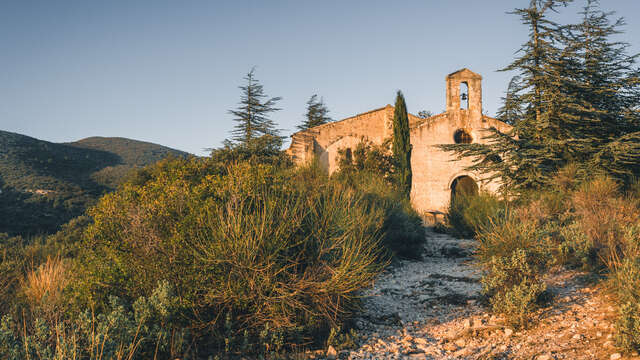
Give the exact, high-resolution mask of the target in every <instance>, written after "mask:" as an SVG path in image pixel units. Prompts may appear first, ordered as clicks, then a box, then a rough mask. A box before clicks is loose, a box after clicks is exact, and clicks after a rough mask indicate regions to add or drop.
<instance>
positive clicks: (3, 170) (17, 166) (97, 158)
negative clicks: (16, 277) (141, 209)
mask: <svg viewBox="0 0 640 360" xmlns="http://www.w3.org/2000/svg"><path fill="white" fill-rule="evenodd" d="M168 155H173V156H188V155H189V154H188V153H185V152H182V151H178V150H174V149H171V148H168V147H165V146H161V145H156V144H152V143H148V142H143V141H136V140H131V139H125V138H104V137H91V138H87V139H83V140H79V141H76V142H73V143H62V144H58V143H52V142H48V141H43V140H38V139H35V138H32V137H29V136H25V135H20V134H16V133H11V132H6V131H0V191H1V192H0V233H2V232H7V233H10V234H12V235H16V234H22V235H29V234H37V233H51V232H54V231H56V230H57V229H58V227H59V226H60V225H62V224H63V223H65V222H67V221H68V220H70V219H71V218H73V217H75V216H78V215H80V214H81V213H82V212H84V210H85V209H86V208H87V206H89V205H90V204H92V203H93V202H95V200H96V199H97V198H98V197H100V196H101V195H102V194H104V193H106V192H108V191H111V190H113V189H114V188H115V187H117V185H118V184H120V183H121V182H122V181H123V179H124V178H125V177H126V176H127V175H128V173H129V172H130V171H131V170H133V169H134V168H136V167H142V166H145V165H149V164H152V163H155V162H157V161H158V160H160V159H162V158H164V157H166V156H168Z"/></svg>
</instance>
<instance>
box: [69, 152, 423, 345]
mask: <svg viewBox="0 0 640 360" xmlns="http://www.w3.org/2000/svg"><path fill="white" fill-rule="evenodd" d="M376 181H377V180H375V177H373V176H371V177H368V178H366V175H363V177H362V178H360V179H354V181H353V183H352V184H347V183H344V182H340V181H337V180H335V181H333V180H332V181H329V180H328V179H327V177H326V176H325V175H323V174H322V172H321V171H318V170H317V169H313V168H303V169H290V168H284V169H283V168H279V167H276V166H273V165H268V164H256V163H253V164H248V163H239V164H235V165H228V166H222V165H220V164H219V163H217V162H214V161H212V160H197V159H190V160H171V161H165V162H162V163H160V164H159V165H157V166H156V167H154V168H151V169H149V170H148V171H147V175H146V176H145V178H144V179H142V180H140V179H139V180H138V181H137V183H135V184H134V183H128V184H125V185H124V186H123V187H122V188H121V189H120V190H119V191H117V192H115V193H113V194H109V195H107V196H105V197H104V198H102V199H101V200H100V202H99V203H98V205H97V206H96V207H95V208H93V209H91V211H90V214H91V216H92V218H93V220H94V222H93V224H91V225H90V226H89V228H88V230H87V233H86V239H85V242H84V244H83V249H85V250H84V251H83V252H82V253H81V256H80V258H79V261H78V262H77V273H78V278H77V279H76V281H75V282H74V289H73V290H74V292H73V294H74V296H75V298H76V299H77V304H78V306H81V305H82V304H89V305H91V304H93V305H94V306H95V307H96V309H97V310H98V311H104V309H107V308H108V305H109V304H108V302H107V299H108V295H117V296H118V297H119V298H121V299H122V300H123V301H125V302H127V303H132V302H133V301H135V299H137V298H140V297H148V296H150V295H151V294H152V292H153V290H154V288H155V284H157V283H158V282H161V281H166V282H167V283H168V284H170V285H171V286H172V287H173V288H174V289H175V296H176V302H177V303H176V305H175V306H176V309H177V310H176V311H177V312H178V313H179V314H180V316H179V317H178V318H177V319H179V320H176V322H174V323H173V325H174V326H182V327H184V328H187V329H191V330H192V331H193V334H194V336H196V337H197V338H198V343H199V345H200V346H201V347H202V348H209V349H210V350H212V351H215V350H220V351H222V350H224V349H226V350H229V351H233V350H237V349H239V348H243V349H250V351H256V352H262V351H267V350H274V349H276V350H277V349H278V348H281V347H282V346H284V345H285V344H292V343H303V342H309V341H310V340H314V339H316V338H317V337H318V335H319V334H323V333H324V334H326V333H328V331H329V329H330V328H331V327H335V326H338V325H339V324H341V322H342V321H343V319H344V318H345V317H346V316H348V315H349V314H350V313H351V311H352V310H353V309H354V308H355V306H356V304H357V295H356V293H357V291H358V290H360V289H362V288H363V287H365V286H368V285H369V284H371V282H372V281H373V280H374V278H375V276H376V275H377V274H378V273H379V272H380V271H381V269H382V268H383V267H384V265H385V257H384V247H382V246H380V245H381V241H382V243H383V244H388V245H389V247H390V248H391V249H390V250H392V249H393V248H394V247H395V248H396V249H399V250H395V251H397V252H401V250H402V247H403V246H405V245H406V244H405V243H401V241H403V240H407V239H408V240H409V242H408V243H411V242H412V241H415V240H416V238H417V237H418V236H417V235H416V234H418V233H419V230H418V224H419V222H418V221H417V220H416V219H419V218H417V216H416V217H414V215H412V214H407V215H405V213H404V211H405V210H406V209H405V208H404V207H403V206H404V205H402V203H400V204H398V203H397V202H395V201H394V200H395V199H396V198H395V197H394V196H395V195H393V191H391V190H388V187H386V186H382V185H381V184H380V183H377V182H376ZM364 184H368V185H367V186H365V185H364ZM382 189H385V191H382ZM397 219H400V220H401V221H402V222H401V224H407V223H408V224H411V226H409V227H408V229H402V228H397V227H395V226H396V225H395V221H396V220H397ZM405 233H407V234H408V235H404V234H405ZM420 240H421V241H422V239H420ZM396 245H397V246H396Z"/></svg>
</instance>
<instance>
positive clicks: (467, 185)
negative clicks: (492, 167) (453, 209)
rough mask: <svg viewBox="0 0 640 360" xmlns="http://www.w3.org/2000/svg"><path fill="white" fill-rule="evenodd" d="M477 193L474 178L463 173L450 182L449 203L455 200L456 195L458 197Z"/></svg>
mask: <svg viewBox="0 0 640 360" xmlns="http://www.w3.org/2000/svg"><path fill="white" fill-rule="evenodd" d="M477 194H478V184H476V182H475V180H473V179H472V178H471V176H467V175H463V176H458V177H457V178H455V179H454V180H453V182H452V183H451V203H452V204H453V203H454V202H455V201H456V197H457V198H458V199H459V198H460V196H459V195H462V196H463V197H464V196H473V195H477Z"/></svg>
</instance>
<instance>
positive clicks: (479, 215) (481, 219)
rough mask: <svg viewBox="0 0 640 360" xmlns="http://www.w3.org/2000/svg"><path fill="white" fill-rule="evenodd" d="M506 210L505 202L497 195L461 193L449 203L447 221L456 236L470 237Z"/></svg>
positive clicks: (486, 226) (488, 225)
mask: <svg viewBox="0 0 640 360" xmlns="http://www.w3.org/2000/svg"><path fill="white" fill-rule="evenodd" d="M504 211H505V206H504V202H503V201H502V200H500V199H498V197H497V196H496V195H493V194H491V193H487V192H481V193H479V194H471V195H467V194H464V193H461V194H458V195H456V200H455V201H452V202H451V203H450V204H449V210H448V212H447V214H446V216H445V221H446V222H447V225H448V227H449V228H450V229H451V232H452V233H453V234H454V235H455V236H457V237H462V238H470V237H473V236H474V235H476V234H478V233H479V232H481V231H482V230H484V229H487V228H488V227H490V225H491V222H492V221H494V219H495V218H496V217H497V216H500V215H503V214H504Z"/></svg>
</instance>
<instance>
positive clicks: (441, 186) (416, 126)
mask: <svg viewBox="0 0 640 360" xmlns="http://www.w3.org/2000/svg"><path fill="white" fill-rule="evenodd" d="M445 79H446V98H447V107H446V111H445V112H443V113H441V114H438V115H434V116H431V117H429V118H420V117H417V116H415V115H412V114H409V127H410V141H411V145H412V151H411V170H412V172H413V178H412V185H411V203H412V205H413V207H414V208H415V209H416V210H417V211H419V212H421V213H435V214H437V213H441V212H446V211H447V208H448V206H449V202H450V201H451V199H452V196H453V194H455V191H456V187H459V186H465V187H466V188H467V189H468V188H469V187H473V188H475V189H478V188H480V189H482V190H485V191H496V190H497V187H498V184H497V182H496V181H493V182H489V183H486V182H485V183H482V184H481V183H480V181H479V176H478V174H475V173H472V172H468V171H466V170H465V168H466V167H468V166H469V165H471V160H470V159H462V160H456V158H455V155H454V154H452V153H450V152H445V151H442V150H440V149H439V148H438V147H437V145H440V144H453V143H472V142H478V143H483V142H485V140H483V137H484V136H485V134H484V130H486V129H488V128H490V127H495V128H497V129H498V130H500V131H506V130H508V129H509V128H510V126H509V125H507V124H505V123H503V122H501V121H499V120H496V119H494V118H491V117H489V116H485V115H483V114H482V76H480V75H478V74H476V73H474V72H472V71H471V70H469V69H466V68H465V69H461V70H458V71H456V72H453V73H451V74H449V75H447V76H446V78H445ZM393 110H394V109H393V106H391V105H387V106H385V107H382V108H378V109H375V110H371V111H368V112H365V113H362V114H358V115H355V116H352V117H349V118H346V119H343V120H340V121H335V122H331V123H327V124H324V125H320V126H316V127H313V128H311V129H307V130H304V131H299V132H297V133H295V134H293V135H292V136H291V137H292V139H291V145H290V147H289V149H287V153H288V154H289V155H290V156H291V157H292V159H293V161H294V162H295V163H296V164H304V163H306V162H308V161H310V160H312V159H313V158H317V159H318V161H319V163H320V165H321V166H322V167H324V168H325V169H326V170H327V171H328V172H329V173H332V172H333V171H335V170H337V168H338V162H339V160H338V150H339V149H354V148H355V147H356V146H357V145H358V144H359V143H360V142H362V141H365V142H370V143H373V144H378V145H379V144H382V143H383V142H384V141H385V140H386V139H389V138H391V137H392V136H393V129H392V126H393Z"/></svg>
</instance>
